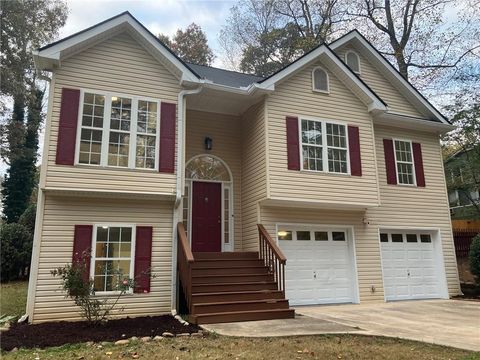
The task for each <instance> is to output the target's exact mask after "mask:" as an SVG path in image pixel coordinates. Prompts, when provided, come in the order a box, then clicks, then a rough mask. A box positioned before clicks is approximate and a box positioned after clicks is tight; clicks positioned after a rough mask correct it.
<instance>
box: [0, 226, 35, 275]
mask: <svg viewBox="0 0 480 360" xmlns="http://www.w3.org/2000/svg"><path fill="white" fill-rule="evenodd" d="M32 239H33V236H32V233H31V232H30V231H29V230H28V228H27V227H25V226H23V225H21V224H16V223H12V224H2V226H1V227H0V244H1V246H2V251H0V258H1V279H0V280H1V281H2V282H4V281H10V280H15V279H18V278H20V277H24V276H25V275H26V274H27V271H26V270H27V269H28V267H29V266H30V258H31V253H32Z"/></svg>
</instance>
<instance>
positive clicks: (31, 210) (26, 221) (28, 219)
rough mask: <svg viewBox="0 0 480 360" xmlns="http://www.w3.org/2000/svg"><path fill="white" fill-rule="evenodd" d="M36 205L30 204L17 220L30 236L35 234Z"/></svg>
mask: <svg viewBox="0 0 480 360" xmlns="http://www.w3.org/2000/svg"><path fill="white" fill-rule="evenodd" d="M36 215H37V204H30V205H29V206H28V207H27V209H26V210H25V211H24V212H23V214H22V215H21V216H20V218H19V219H18V223H19V224H21V225H23V226H25V227H26V228H27V229H28V231H30V232H31V233H32V234H33V233H34V232H35V216H36Z"/></svg>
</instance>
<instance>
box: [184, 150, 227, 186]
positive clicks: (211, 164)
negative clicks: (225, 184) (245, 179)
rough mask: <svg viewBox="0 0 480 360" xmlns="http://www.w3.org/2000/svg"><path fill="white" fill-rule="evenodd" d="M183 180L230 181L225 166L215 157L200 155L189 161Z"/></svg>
mask: <svg viewBox="0 0 480 360" xmlns="http://www.w3.org/2000/svg"><path fill="white" fill-rule="evenodd" d="M185 178H187V179H190V180H212V181H231V178H230V172H229V170H228V168H227V167H226V166H225V164H224V163H223V162H222V161H221V160H220V159H217V158H216V157H213V156H209V155H200V156H197V157H195V158H193V159H192V160H190V161H189V163H188V164H187V166H186V167H185Z"/></svg>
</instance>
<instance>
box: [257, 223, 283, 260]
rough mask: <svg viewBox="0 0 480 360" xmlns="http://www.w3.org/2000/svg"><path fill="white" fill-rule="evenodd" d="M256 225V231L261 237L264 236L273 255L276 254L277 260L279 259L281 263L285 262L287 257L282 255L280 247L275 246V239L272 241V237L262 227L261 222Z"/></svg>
mask: <svg viewBox="0 0 480 360" xmlns="http://www.w3.org/2000/svg"><path fill="white" fill-rule="evenodd" d="M257 226H258V231H259V232H260V234H261V235H262V236H263V237H265V240H266V241H267V242H268V243H269V245H270V247H271V248H272V250H273V252H274V253H275V255H277V257H278V260H280V261H281V262H282V263H283V264H285V263H286V262H287V257H286V256H285V255H283V252H282V250H280V248H279V247H278V246H277V244H276V243H275V241H273V239H272V237H271V236H270V234H269V233H268V232H267V230H266V229H265V228H264V227H263V225H262V224H258V225H257Z"/></svg>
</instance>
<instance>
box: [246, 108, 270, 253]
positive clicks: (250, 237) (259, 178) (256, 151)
mask: <svg viewBox="0 0 480 360" xmlns="http://www.w3.org/2000/svg"><path fill="white" fill-rule="evenodd" d="M265 111H266V109H265V102H264V101H263V100H262V101H261V102H260V103H258V104H256V105H253V106H252V107H250V108H249V109H248V110H247V111H246V112H245V114H244V115H243V117H242V136H243V142H242V145H243V154H242V210H243V212H242V225H243V231H242V235H243V250H245V251H252V250H257V249H258V232H257V223H258V217H259V206H258V202H259V201H260V200H263V199H265V197H266V196H267V179H266V178H267V165H266V163H267V160H266V155H267V154H266V134H265V127H266V125H265Z"/></svg>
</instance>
